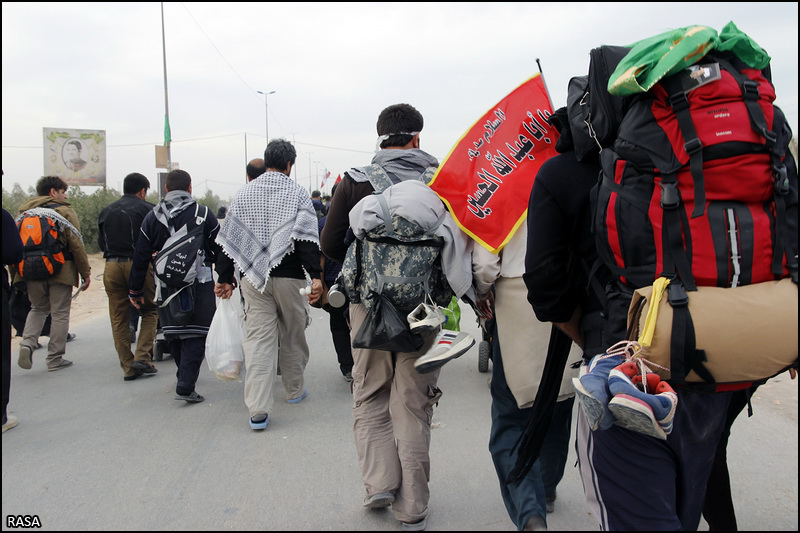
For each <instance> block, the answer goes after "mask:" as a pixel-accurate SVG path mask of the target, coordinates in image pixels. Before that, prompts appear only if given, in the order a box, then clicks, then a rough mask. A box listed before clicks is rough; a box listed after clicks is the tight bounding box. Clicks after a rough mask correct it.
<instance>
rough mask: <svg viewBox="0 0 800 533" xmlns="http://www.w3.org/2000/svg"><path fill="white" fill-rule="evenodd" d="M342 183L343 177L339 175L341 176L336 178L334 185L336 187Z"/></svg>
mask: <svg viewBox="0 0 800 533" xmlns="http://www.w3.org/2000/svg"><path fill="white" fill-rule="evenodd" d="M340 181H342V175H341V174H339V175H338V176H337V177H336V181H335V182H334V183H333V184H334V185H338V184H339V182H340Z"/></svg>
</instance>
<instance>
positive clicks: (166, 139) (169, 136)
mask: <svg viewBox="0 0 800 533" xmlns="http://www.w3.org/2000/svg"><path fill="white" fill-rule="evenodd" d="M170 142H172V133H171V132H170V129H169V115H164V146H166V145H168V144H169V143H170Z"/></svg>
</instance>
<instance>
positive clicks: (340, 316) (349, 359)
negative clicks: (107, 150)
mask: <svg viewBox="0 0 800 533" xmlns="http://www.w3.org/2000/svg"><path fill="white" fill-rule="evenodd" d="M324 309H325V310H326V311H327V312H328V315H329V316H330V319H331V320H330V329H331V338H332V339H333V347H334V348H335V349H336V358H337V359H338V360H339V370H341V372H342V375H345V374H347V373H348V372H351V371H352V370H353V350H352V348H351V347H350V326H348V325H347V315H348V314H349V313H348V310H347V309H348V306H347V305H345V306H343V307H339V308H336V307H332V306H331V305H328V304H325V307H324Z"/></svg>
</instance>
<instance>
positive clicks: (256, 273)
mask: <svg viewBox="0 0 800 533" xmlns="http://www.w3.org/2000/svg"><path fill="white" fill-rule="evenodd" d="M317 228H318V225H317V217H316V215H315V213H314V208H313V206H312V204H311V198H310V197H309V194H308V192H307V191H306V190H305V189H303V188H302V187H300V186H299V185H297V184H296V183H295V182H294V181H292V180H291V179H289V177H288V176H286V175H285V174H281V173H280V172H267V173H265V174H262V175H261V176H259V177H258V178H256V179H254V180H253V181H251V182H250V183H248V184H247V185H245V186H244V187H242V188H241V189H239V192H237V193H236V196H234V198H233V201H232V202H231V206H230V208H229V209H228V214H227V215H226V216H225V223H224V224H222V229H220V232H219V235H218V236H217V242H218V243H219V244H220V245H221V246H222V249H223V250H224V252H225V254H226V255H227V256H228V257H230V258H231V259H233V261H234V263H236V267H237V268H238V269H239V270H241V271H242V272H243V273H244V275H245V276H246V277H247V279H249V280H250V282H251V283H252V284H253V286H254V287H256V288H257V289H258V290H259V291H261V292H264V289H265V288H266V285H267V281H268V280H269V276H270V273H271V272H272V269H274V268H275V267H276V266H278V265H279V264H280V263H281V261H282V260H283V258H284V257H285V256H286V255H287V254H289V253H291V252H293V251H294V248H295V242H296V241H310V242H313V243H316V245H317V246H319V230H318V229H317Z"/></svg>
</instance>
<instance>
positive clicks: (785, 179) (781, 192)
mask: <svg viewBox="0 0 800 533" xmlns="http://www.w3.org/2000/svg"><path fill="white" fill-rule="evenodd" d="M774 170H775V194H777V195H778V196H786V195H787V194H789V175H788V174H787V173H786V165H781V166H779V167H775V169H774Z"/></svg>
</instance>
